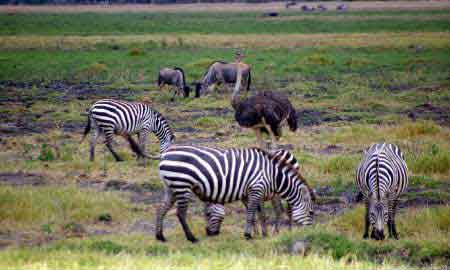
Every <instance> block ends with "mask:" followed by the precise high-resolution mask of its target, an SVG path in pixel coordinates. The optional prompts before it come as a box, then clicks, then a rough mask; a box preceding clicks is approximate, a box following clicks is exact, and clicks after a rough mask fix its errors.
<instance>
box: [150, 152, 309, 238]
mask: <svg viewBox="0 0 450 270" xmlns="http://www.w3.org/2000/svg"><path fill="white" fill-rule="evenodd" d="M159 169H160V177H161V179H162V180H163V182H164V185H165V199H164V203H163V205H162V206H161V207H160V208H159V209H158V212H157V215H156V238H157V239H159V240H161V241H165V238H164V235H163V219H164V217H165V215H166V213H167V212H168V211H169V209H170V208H171V207H172V206H173V204H174V203H175V202H176V206H177V216H178V219H179V221H180V223H181V225H182V227H183V230H184V232H185V235H186V238H187V239H188V240H190V241H192V242H195V241H196V238H195V237H194V235H193V234H192V232H191V231H190V229H189V226H188V224H187V222H186V212H187V208H188V203H189V201H190V199H191V197H192V195H193V194H195V195H197V196H198V197H199V198H200V199H201V200H202V201H206V202H211V203H216V204H225V203H230V202H233V201H237V200H242V199H246V200H247V203H248V206H247V224H246V227H245V237H246V238H251V232H252V226H253V224H254V220H255V211H256V210H257V208H258V206H259V205H260V204H261V202H262V201H263V200H264V199H265V198H270V197H271V196H274V195H279V196H280V197H281V198H282V199H285V200H287V202H288V204H289V205H290V207H291V209H292V218H293V220H294V221H295V222H296V223H298V224H303V225H309V224H312V222H313V213H312V199H313V194H312V191H311V189H310V188H309V186H308V185H307V183H305V182H303V181H300V180H299V179H298V178H299V175H298V171H297V170H296V169H294V168H293V167H292V166H291V165H290V164H289V163H288V162H286V161H285V160H283V159H280V158H278V157H276V156H274V155H271V154H270V153H267V152H265V151H263V150H261V149H257V148H249V149H228V150H221V149H217V148H209V147H201V146H187V145H186V146H185V145H183V146H182V145H174V146H171V147H169V148H168V149H167V150H166V151H165V152H164V153H163V154H162V155H161V162H160V164H159Z"/></svg>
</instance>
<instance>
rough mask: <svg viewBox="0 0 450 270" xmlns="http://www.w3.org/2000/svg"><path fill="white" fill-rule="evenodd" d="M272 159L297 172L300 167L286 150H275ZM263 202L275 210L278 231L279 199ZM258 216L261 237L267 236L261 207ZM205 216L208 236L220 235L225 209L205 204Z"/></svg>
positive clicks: (280, 210)
mask: <svg viewBox="0 0 450 270" xmlns="http://www.w3.org/2000/svg"><path fill="white" fill-rule="evenodd" d="M271 154H272V155H273V156H274V157H277V158H279V159H283V160H285V161H286V162H287V163H289V164H290V165H291V166H292V167H293V168H294V169H296V170H298V169H299V167H300V165H299V163H298V161H297V159H296V158H295V157H294V155H292V154H291V153H290V152H289V151H286V150H276V151H274V152H272V153H271ZM264 200H271V201H272V205H273V208H274V210H275V214H276V221H275V228H274V232H278V231H279V226H280V223H281V216H282V213H283V207H282V204H281V201H280V198H279V197H278V196H272V197H271V198H269V197H267V198H264ZM243 203H244V204H245V205H246V201H245V200H244V201H243ZM258 211H259V213H260V216H259V220H260V223H261V227H262V233H263V235H265V234H267V228H266V222H265V221H266V216H265V214H264V208H263V205H261V207H260V208H259V209H258ZM287 212H288V213H287V214H288V217H289V225H290V226H291V225H292V218H291V209H290V207H288V209H287ZM205 216H206V221H207V228H206V232H207V234H208V235H217V234H219V233H220V227H221V225H222V222H223V219H224V217H225V207H224V206H223V205H221V204H212V203H208V204H206V209H205Z"/></svg>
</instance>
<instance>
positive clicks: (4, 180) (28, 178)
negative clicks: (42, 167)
mask: <svg viewBox="0 0 450 270" xmlns="http://www.w3.org/2000/svg"><path fill="white" fill-rule="evenodd" d="M0 184H7V185H11V186H25V185H30V186H42V185H45V184H46V181H45V179H44V177H43V176H42V175H37V174H30V173H23V172H17V173H0Z"/></svg>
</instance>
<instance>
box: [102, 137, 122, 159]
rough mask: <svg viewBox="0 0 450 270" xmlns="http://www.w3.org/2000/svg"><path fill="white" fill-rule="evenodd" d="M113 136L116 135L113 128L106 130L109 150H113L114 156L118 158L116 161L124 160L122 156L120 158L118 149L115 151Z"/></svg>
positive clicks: (106, 141)
mask: <svg viewBox="0 0 450 270" xmlns="http://www.w3.org/2000/svg"><path fill="white" fill-rule="evenodd" d="M113 137H114V133H113V131H112V130H105V144H106V147H108V150H109V151H110V152H111V154H112V155H113V156H114V158H115V159H116V161H118V162H119V161H123V159H122V158H120V156H119V155H118V154H117V153H116V151H114V149H113V146H112V143H113Z"/></svg>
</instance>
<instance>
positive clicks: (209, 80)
mask: <svg viewBox="0 0 450 270" xmlns="http://www.w3.org/2000/svg"><path fill="white" fill-rule="evenodd" d="M238 70H239V71H240V73H241V76H240V77H241V80H240V81H239V80H238V79H237V78H238V77H239V76H237V75H238V73H237V72H238ZM222 83H224V84H231V83H234V84H235V91H239V90H240V87H241V85H244V87H246V89H247V91H249V90H250V84H251V69H250V66H249V65H247V64H245V63H242V62H239V63H228V62H224V61H215V62H214V63H212V64H211V65H210V66H209V67H208V71H207V72H206V73H205V75H204V76H203V78H202V80H201V81H200V82H197V83H196V89H195V92H196V93H195V94H196V95H200V94H204V93H205V92H206V91H207V90H208V91H209V90H210V88H211V86H213V85H220V84H222ZM211 90H212V89H211Z"/></svg>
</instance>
